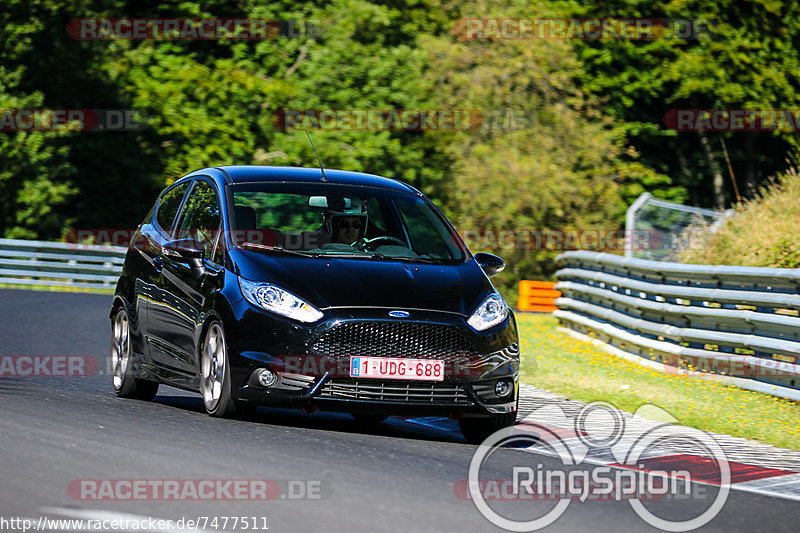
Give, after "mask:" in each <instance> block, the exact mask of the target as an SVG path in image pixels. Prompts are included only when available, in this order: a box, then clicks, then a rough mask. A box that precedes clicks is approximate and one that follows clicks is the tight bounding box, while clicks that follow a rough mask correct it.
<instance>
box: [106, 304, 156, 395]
mask: <svg viewBox="0 0 800 533" xmlns="http://www.w3.org/2000/svg"><path fill="white" fill-rule="evenodd" d="M132 350H133V348H132V346H131V340H130V321H129V320H128V312H127V311H126V310H125V307H124V306H123V307H120V308H119V309H118V310H117V312H116V314H115V315H114V318H113V320H112V321H111V368H112V371H111V384H112V386H113V387H114V392H116V393H117V396H119V397H120V398H135V399H137V400H145V401H150V400H152V399H153V398H154V397H155V395H156V393H157V392H158V382H155V381H149V380H146V379H139V378H136V377H134V376H133V368H132V364H131V363H132V355H133V351H132Z"/></svg>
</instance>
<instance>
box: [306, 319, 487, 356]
mask: <svg viewBox="0 0 800 533" xmlns="http://www.w3.org/2000/svg"><path fill="white" fill-rule="evenodd" d="M311 349H312V350H313V351H314V352H316V353H318V354H320V355H326V356H330V357H351V356H370V357H423V358H424V357H435V358H439V359H442V358H447V357H455V356H478V352H477V351H476V350H475V348H474V347H473V346H472V343H470V341H469V339H467V337H466V335H465V334H464V333H463V332H462V331H461V330H459V329H458V328H456V327H454V326H446V325H442V324H419V323H403V322H345V323H343V324H339V325H338V326H334V327H333V328H331V329H330V330H328V331H327V332H325V333H323V334H322V335H320V336H319V337H318V338H317V339H316V340H315V341H314V343H313V344H312V345H311Z"/></svg>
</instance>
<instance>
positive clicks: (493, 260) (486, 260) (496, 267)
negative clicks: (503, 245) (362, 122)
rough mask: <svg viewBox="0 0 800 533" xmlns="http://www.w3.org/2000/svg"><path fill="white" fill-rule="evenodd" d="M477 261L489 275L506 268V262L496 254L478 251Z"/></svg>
mask: <svg viewBox="0 0 800 533" xmlns="http://www.w3.org/2000/svg"><path fill="white" fill-rule="evenodd" d="M475 261H477V263H478V264H479V265H480V266H481V268H482V269H483V271H484V272H486V275H487V276H494V275H495V274H499V273H500V272H502V271H503V269H504V268H506V262H505V261H503V258H502V257H498V256H496V255H494V254H487V253H485V252H478V253H477V254H475Z"/></svg>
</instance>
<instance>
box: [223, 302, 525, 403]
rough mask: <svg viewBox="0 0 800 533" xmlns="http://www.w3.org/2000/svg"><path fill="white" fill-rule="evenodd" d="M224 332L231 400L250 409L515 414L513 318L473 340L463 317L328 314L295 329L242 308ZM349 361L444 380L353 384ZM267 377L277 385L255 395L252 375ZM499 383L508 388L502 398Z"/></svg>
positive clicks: (355, 312) (363, 312)
mask: <svg viewBox="0 0 800 533" xmlns="http://www.w3.org/2000/svg"><path fill="white" fill-rule="evenodd" d="M242 307H243V308H242V309H240V313H241V314H240V316H238V317H237V320H236V321H235V323H236V325H237V328H236V330H235V331H229V332H228V339H229V352H230V362H231V385H232V387H231V389H232V390H231V392H232V394H233V396H234V398H236V399H237V400H238V401H240V402H246V403H252V404H256V405H273V406H295V407H304V408H311V409H317V408H319V409H322V410H332V411H346V412H359V413H362V412H363V413H382V414H398V415H403V414H405V415H430V416H435V415H445V416H470V415H485V414H503V413H509V412H514V411H515V410H516V398H517V393H518V380H519V343H518V337H517V331H516V323H515V322H514V317H513V314H510V316H509V318H508V319H507V320H506V321H505V322H503V323H502V324H499V325H498V326H495V327H494V328H492V329H490V330H487V331H486V332H475V331H474V330H473V329H472V328H470V327H469V325H467V324H466V319H465V317H463V316H461V315H455V314H453V313H441V312H436V311H419V310H414V312H413V314H412V316H413V319H400V320H398V319H387V318H386V317H387V310H386V309H366V310H365V309H357V310H356V309H337V310H325V318H324V319H323V320H322V321H321V322H320V323H318V324H315V325H313V326H310V327H309V326H305V327H304V326H301V325H298V324H297V323H296V322H293V321H289V320H288V319H282V318H281V317H276V316H274V315H271V314H268V313H266V312H263V311H260V310H258V309H257V308H254V307H252V306H249V304H245V303H243V304H242ZM351 356H372V357H389V358H392V357H400V358H414V359H440V360H444V361H445V374H444V379H443V380H442V381H413V380H402V379H375V378H363V377H362V378H353V377H350V374H349V364H350V357H351ZM259 369H268V370H270V371H271V372H274V373H276V374H278V376H279V383H278V384H276V385H274V386H272V387H269V388H267V387H263V386H261V385H260V384H259V383H258V381H257V379H255V377H254V373H255V372H256V371H257V370H259ZM498 380H505V381H508V382H509V383H510V384H513V387H511V390H510V392H508V393H507V394H506V395H505V396H504V397H498V396H497V395H496V394H495V385H496V384H497V382H498Z"/></svg>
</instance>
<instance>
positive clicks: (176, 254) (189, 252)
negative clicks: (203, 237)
mask: <svg viewBox="0 0 800 533" xmlns="http://www.w3.org/2000/svg"><path fill="white" fill-rule="evenodd" d="M161 251H162V253H163V254H164V255H166V256H167V257H171V258H173V259H177V260H178V261H185V262H196V261H202V260H203V258H204V257H205V255H206V249H205V248H204V247H203V244H202V243H201V242H200V241H198V240H197V239H178V240H175V241H170V242H168V243H165V244H164V245H163V246H162V247H161Z"/></svg>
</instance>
